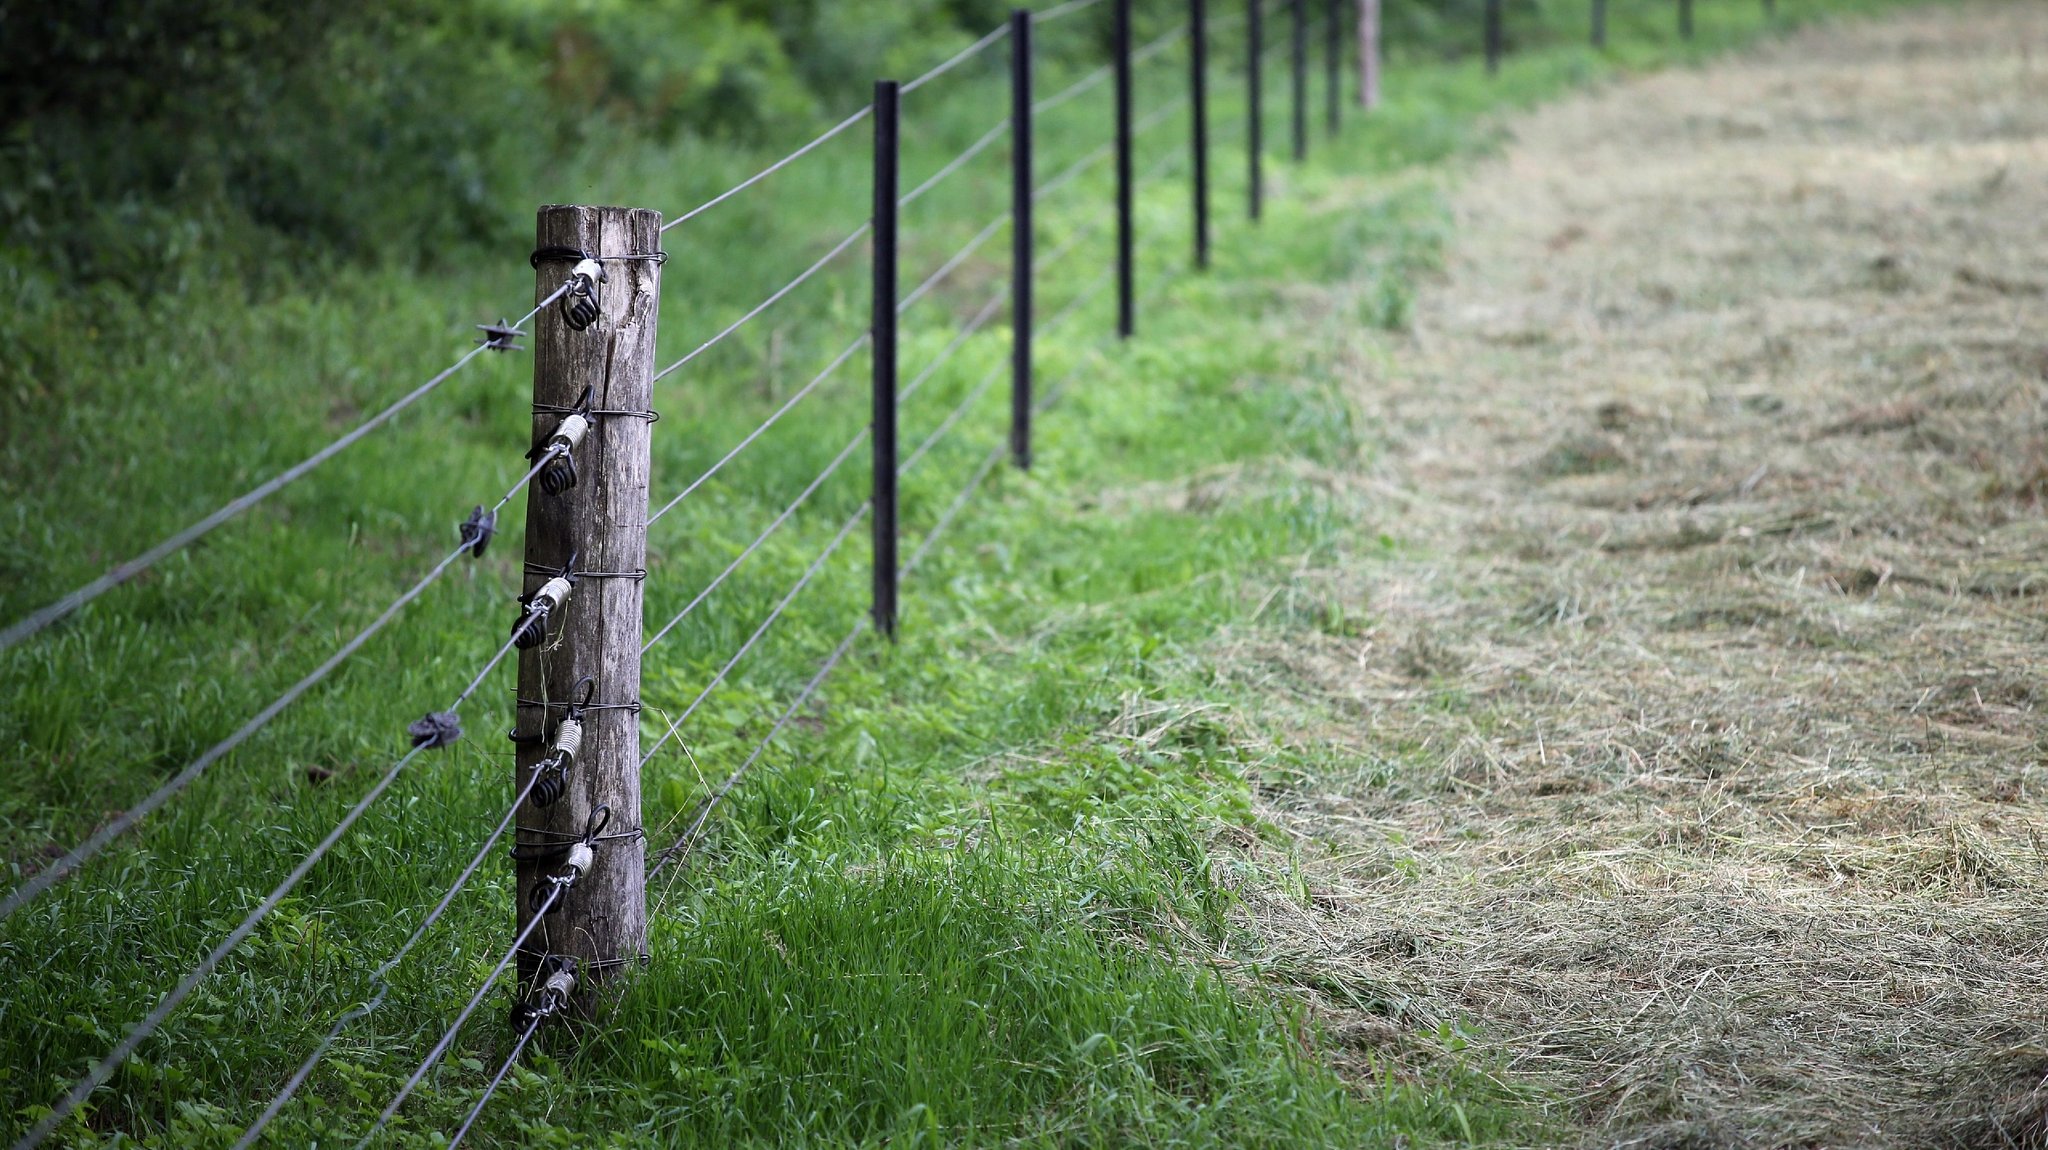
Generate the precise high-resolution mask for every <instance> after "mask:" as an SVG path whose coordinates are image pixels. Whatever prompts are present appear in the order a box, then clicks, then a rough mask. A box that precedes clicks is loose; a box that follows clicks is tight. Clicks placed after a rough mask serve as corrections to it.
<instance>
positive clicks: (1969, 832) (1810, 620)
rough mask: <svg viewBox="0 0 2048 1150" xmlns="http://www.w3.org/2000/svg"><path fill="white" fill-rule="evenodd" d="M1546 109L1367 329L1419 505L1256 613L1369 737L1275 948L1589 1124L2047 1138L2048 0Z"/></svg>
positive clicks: (1377, 1036) (1263, 649) (1323, 796)
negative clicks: (1443, 251) (1391, 335)
mask: <svg viewBox="0 0 2048 1150" xmlns="http://www.w3.org/2000/svg"><path fill="white" fill-rule="evenodd" d="M1511 128H1512V142H1511V144H1510V145H1509V147H1508V148H1507V149H1506V151H1505V153H1504V154H1503V155H1502V156H1500V157H1499V158H1497V159H1496V160H1493V161H1489V162H1487V163H1486V164H1485V165H1483V166H1482V167H1481V168H1480V169H1479V170H1478V171H1476V172H1474V173H1472V174H1471V176H1470V178H1469V180H1468V181H1466V182H1465V185H1464V190H1463V191H1461V192H1459V193H1457V204H1458V216H1459V222H1460V229H1459V238H1458V240H1457V242H1456V247H1455V249H1454V252H1453V259H1452V264H1451V267H1450V269H1449V274H1448V275H1447V277H1446V278H1445V281H1444V282H1442V283H1441V284H1439V285H1436V286H1435V287H1433V288H1432V289H1431V290H1430V291H1429V292H1428V293H1427V295H1426V296H1425V298H1424V299H1423V300H1421V301H1420V303H1419V305H1418V307H1417V313H1416V330H1415V332H1414V336H1413V339H1412V340H1411V341H1404V342H1403V343H1401V344H1399V345H1397V346H1395V347H1393V348H1392V349H1386V348H1383V347H1371V346H1368V344H1369V341H1368V339H1367V337H1365V336H1362V335H1358V334H1356V333H1346V334H1345V336H1344V337H1343V338H1344V342H1345V344H1346V346H1347V347H1348V349H1349V350H1350V351H1351V352H1352V353H1353V354H1352V355H1351V356H1350V362H1351V363H1352V364H1353V367H1354V374H1355V377H1356V378H1355V383H1354V391H1355V395H1356V397H1357V402H1358V403H1359V404H1360V405H1361V407H1362V408H1363V409H1364V411H1365V412H1366V413H1367V415H1368V416H1369V417H1370V419H1371V420H1372V421H1373V422H1374V423H1375V424H1376V425H1377V426H1378V428H1379V430H1380V432H1381V433H1382V434H1383V435H1384V438H1385V441H1386V443H1387V450H1386V453H1385V455H1384V457H1383V458H1382V459H1381V460H1380V461H1379V462H1378V463H1376V464H1375V465H1374V471H1373V473H1372V474H1370V475H1365V476H1360V477H1358V478H1357V481H1356V482H1357V483H1358V485H1359V487H1360V489H1361V490H1363V491H1367V492H1370V493H1371V498H1372V500H1373V501H1374V503H1375V508H1374V510H1373V512H1372V514H1373V515H1374V516H1376V517H1377V518H1376V519H1375V521H1374V523H1373V527H1374V529H1375V530H1385V531H1387V532H1389V533H1391V534H1392V535H1393V536H1394V537H1395V538H1397V539H1401V540H1406V541H1410V542H1411V544H1412V545H1411V546H1409V547H1408V548H1407V549H1405V550H1402V551H1400V552H1398V553H1397V554H1395V555H1394V556H1393V557H1392V558H1391V559H1387V558H1384V557H1367V556H1359V557H1356V558H1355V559H1354V560H1351V561H1345V562H1340V563H1337V564H1333V565H1330V566H1328V567H1326V568H1323V569H1304V570H1303V571H1302V572H1301V573H1300V575H1299V576H1298V578H1297V579H1296V580H1295V582H1294V583H1293V584H1292V585H1291V586H1290V587H1289V588H1288V589H1287V591H1286V595H1287V598H1288V600H1289V601H1290V602H1293V601H1295V600H1301V601H1303V602H1306V603H1308V604H1309V608H1308V609H1305V610H1302V611H1297V612H1296V617H1298V618H1302V619H1307V620H1310V621H1314V620H1322V619H1329V618H1339V619H1347V620H1352V621H1357V620H1361V619H1362V620H1364V621H1365V622H1364V624H1363V625H1362V626H1356V625H1352V626H1343V627H1326V628H1324V629H1323V631H1322V632H1316V631H1313V630H1308V629H1304V630H1303V631H1302V632H1301V633H1299V634H1291V635H1289V636H1288V637H1287V638H1286V639H1285V640H1284V641H1278V640H1274V639H1273V638H1271V636H1270V633H1268V637H1266V638H1264V639H1250V638H1246V637H1243V636H1240V637H1238V639H1237V640H1235V641H1234V642H1233V643H1231V644H1227V645H1225V646H1224V647H1222V648H1221V649H1219V652H1218V658H1219V660H1220V661H1221V662H1222V663H1223V665H1224V667H1225V669H1226V672H1227V673H1228V674H1230V675H1233V676H1235V677H1236V678H1237V679H1239V680H1240V681H1243V682H1253V683H1257V684H1259V685H1260V688H1261V690H1262V691H1264V692H1266V693H1267V696H1268V697H1271V698H1274V699H1275V700H1276V702H1275V704H1274V711H1273V714H1272V715H1269V716H1268V718H1270V719H1276V720H1279V721H1281V722H1284V723H1291V724H1292V725H1293V730H1294V732H1295V735H1294V737H1295V738H1297V739H1298V740H1299V741H1300V742H1301V743H1302V744H1304V745H1306V746H1309V747H1311V748H1321V749H1322V750H1323V751H1324V752H1326V753H1325V754H1324V758H1326V759H1327V760H1328V761H1330V762H1332V763H1333V764H1336V765H1333V766H1332V767H1331V769H1330V770H1329V771H1327V772H1325V773H1323V774H1321V775H1319V776H1318V777H1315V778H1313V779H1301V780H1275V781H1273V783H1272V785H1271V786H1269V787H1268V788H1267V790H1266V791H1265V793H1264V794H1263V799H1264V802H1265V804H1266V808H1267V813H1268V815H1269V816H1270V817H1271V818H1272V819H1273V820H1275V821H1276V822H1278V823H1280V824H1281V825H1283V826H1285V827H1287V828H1288V829H1290V830H1291V831H1292V832H1293V833H1294V834H1296V835H1298V836H1299V838H1300V840H1301V841H1302V842H1303V843H1304V844H1307V845H1308V846H1309V847H1310V848H1311V850H1312V854H1311V861H1310V862H1309V864H1308V867H1309V869H1308V892H1307V893H1308V898H1307V899H1306V903H1305V905H1303V904H1302V903H1299V902H1296V903H1290V904H1286V905H1282V904H1280V903H1271V904H1269V905H1266V906H1265V908H1264V913H1263V914H1262V916H1261V917H1262V927H1263V929H1265V930H1266V931H1267V932H1268V937H1269V938H1270V940H1271V943H1272V946H1273V948H1274V953H1273V955H1272V956H1271V958H1272V961H1273V963H1274V966H1275V968H1278V969H1286V970H1292V971H1294V972H1295V973H1296V975H1297V977H1298V979H1299V981H1300V982H1301V984H1302V985H1303V986H1305V987H1312V988H1314V989H1313V994H1314V997H1315V999H1316V1001H1317V1002H1318V1003H1319V1004H1320V1005H1321V1006H1322V1007H1326V1008H1327V1010H1328V1011H1329V1015H1328V1017H1329V1018H1331V1019H1332V1020H1334V1022H1335V1024H1336V1025H1335V1029H1336V1031H1337V1032H1338V1033H1339V1034H1348V1035H1352V1036H1354V1037H1356V1038H1357V1040H1358V1041H1359V1042H1360V1043H1361V1044H1363V1045H1365V1046H1368V1047H1371V1048H1372V1049H1374V1050H1376V1051H1378V1052H1379V1053H1381V1054H1383V1055H1387V1056H1391V1057H1396V1058H1399V1057H1414V1056H1418V1055H1415V1054H1414V1053H1413V1052H1412V1051H1411V1052H1409V1053H1407V1054H1403V1053H1402V1052H1401V1051H1400V1049H1399V1047H1400V1042H1399V1041H1397V1039H1396V1037H1395V1036H1396V1035H1397V1034H1399V1033H1413V1032H1414V1031H1415V1030H1417V1029H1418V1028H1420V1029H1429V1028H1434V1027H1437V1026H1439V1025H1442V1024H1444V1023H1446V1022H1455V1021H1459V1020H1464V1021H1467V1022H1469V1023H1471V1024H1473V1025H1475V1026H1476V1027H1478V1028H1479V1031H1480V1033H1482V1034H1484V1035H1485V1039H1484V1040H1483V1041H1485V1042H1486V1043H1488V1044H1490V1045H1491V1046H1492V1047H1493V1048H1495V1049H1497V1050H1498V1051H1499V1052H1500V1054H1501V1057H1502V1059H1503V1064H1504V1068H1505V1072H1506V1073H1508V1074H1509V1075H1514V1076H1523V1077H1526V1078H1532V1079H1534V1080H1536V1081H1538V1082H1540V1083H1542V1084H1543V1085H1544V1086H1545V1087H1546V1088H1547V1089H1548V1090H1549V1091H1551V1092H1552V1093H1553V1095H1554V1096H1556V1097H1561V1098H1564V1099H1566V1100H1567V1109H1568V1114H1566V1115H1565V1120H1566V1121H1567V1122H1568V1123H1569V1124H1571V1125H1572V1126H1574V1127H1576V1128H1578V1129H1580V1130H1581V1131H1583V1137H1584V1139H1585V1140H1586V1141H1587V1142H1588V1143H1589V1144H1594V1145H1615V1146H1624V1145H1625V1146H1666V1147H1679V1146H1688V1147H1690V1146H1698V1147H1708V1146H1823V1145H1824V1146H1859V1145H1872V1146H1875V1145H1891V1146H1903V1145H1957V1146H2006V1145H2028V1146H2038V1145H2044V1144H2048V1134H2044V1131H2048V1119H2044V1107H2048V1087H2044V1085H2043V1083H2044V1074H2048V1016H2044V1014H2048V946H2044V939H2048V858H2044V853H2043V852H2044V846H2043V841H2042V839H2043V831H2044V827H2048V824H2044V820H2043V807H2042V803H2043V801H2044V800H2048V770H2044V760H2043V752H2044V748H2048V680H2044V678H2043V676H2042V666H2043V660H2042V654H2043V652H2044V651H2048V645H2044V639H2048V516H2044V507H2043V501H2044V499H2048V411H2044V401H2048V136H2044V129H2048V5H2041V4H2028V5H2022V4H2004V5H1982V6H1977V7H1964V8H1954V7H1944V8H1936V9H1930V10H1926V11H1921V12H1915V13H1910V14H1905V15H1901V16H1897V17H1893V18H1889V19H1887V20H1885V21H1882V22H1876V23H1868V24H1855V25H1840V26H1833V27H1819V28H1814V29H1811V30H1808V31H1806V32H1803V33H1801V34H1799V35H1797V36H1795V37H1793V38H1791V39H1789V40H1788V41H1786V42H1783V43H1780V44H1776V45H1773V46H1770V47H1768V48H1765V49H1761V50H1759V51H1756V52H1754V53H1752V54H1749V55H1747V56H1745V57H1742V58H1740V59H1738V60H1736V61H1733V62H1730V63H1725V64H1721V65H1716V66H1714V67H1711V68H1707V69H1703V70H1695V71H1678V72H1671V73H1667V74H1662V75H1657V76H1652V77H1647V78H1642V79H1637V80H1634V81H1630V82H1628V83H1626V84H1623V85H1620V86H1617V87H1614V88H1611V89H1609V90H1605V91H1600V92H1595V93H1590V94H1587V95H1584V96H1582V97H1580V98H1575V99H1572V100H1570V101H1567V102H1564V103H1561V104H1559V105H1557V106H1555V107H1552V108H1550V109H1548V110H1544V111H1540V112H1537V113H1535V114H1533V115H1531V116H1528V117H1526V118H1524V119H1521V120H1519V121H1516V122H1515V123H1513V124H1512V125H1511ZM1328 303H1329V308H1330V311H1331V313H1332V314H1333V315H1343V314H1346V312H1347V309H1349V307H1350V305H1349V304H1348V303H1347V302H1346V301H1344V300H1341V299H1336V300H1331V301H1328ZM1380 1016H1389V1017H1391V1018H1392V1019H1393V1020H1394V1021H1395V1022H1396V1023H1398V1024H1399V1025H1398V1026H1397V1027H1389V1026H1387V1025H1385V1024H1384V1023H1381V1022H1378V1021H1376V1018H1378V1017H1380Z"/></svg>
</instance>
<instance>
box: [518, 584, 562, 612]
mask: <svg viewBox="0 0 2048 1150" xmlns="http://www.w3.org/2000/svg"><path fill="white" fill-rule="evenodd" d="M569 586H570V584H569V579H568V577H567V576H565V575H557V576H555V577H554V578H553V579H550V580H548V581H547V582H545V583H543V584H541V585H540V590H538V591H535V592H534V593H533V598H531V599H529V600H527V603H526V606H527V609H528V610H529V611H532V612H534V613H536V614H540V615H548V614H553V613H554V611H555V609H556V608H558V607H560V606H561V605H562V604H564V603H567V602H568V601H569Z"/></svg>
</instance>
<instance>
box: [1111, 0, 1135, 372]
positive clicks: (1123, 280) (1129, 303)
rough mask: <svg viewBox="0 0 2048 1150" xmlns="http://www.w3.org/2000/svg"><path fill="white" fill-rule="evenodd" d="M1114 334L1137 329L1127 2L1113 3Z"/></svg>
mask: <svg viewBox="0 0 2048 1150" xmlns="http://www.w3.org/2000/svg"><path fill="white" fill-rule="evenodd" d="M1113 51H1114V52H1115V53H1116V334H1117V335H1118V337H1120V338H1122V339H1129V338H1131V334H1132V333H1133V332H1135V331H1136V330H1137V328H1138V300H1137V289H1138V282H1137V268H1136V267H1135V266H1134V265H1135V260H1136V256H1137V250H1136V242H1135V237H1134V236H1133V235H1132V234H1131V197H1132V195H1133V189H1132V184H1131V179H1132V177H1131V0H1116V43H1115V47H1114V49H1113Z"/></svg>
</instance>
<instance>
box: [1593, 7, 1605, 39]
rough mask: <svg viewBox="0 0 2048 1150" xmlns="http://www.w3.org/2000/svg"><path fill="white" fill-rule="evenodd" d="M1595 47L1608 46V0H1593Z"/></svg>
mask: <svg viewBox="0 0 2048 1150" xmlns="http://www.w3.org/2000/svg"><path fill="white" fill-rule="evenodd" d="M1593 47H1595V48H1605V47H1607V0H1593Z"/></svg>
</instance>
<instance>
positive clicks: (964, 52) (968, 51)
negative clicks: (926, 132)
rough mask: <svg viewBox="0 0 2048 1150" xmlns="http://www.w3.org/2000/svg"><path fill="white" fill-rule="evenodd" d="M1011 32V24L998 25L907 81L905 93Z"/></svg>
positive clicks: (976, 54)
mask: <svg viewBox="0 0 2048 1150" xmlns="http://www.w3.org/2000/svg"><path fill="white" fill-rule="evenodd" d="M1009 34H1010V26H1009V25H1008V24H998V25H996V30H995V31H993V32H990V33H989V34H988V35H986V36H983V37H982V38H981V39H979V40H976V41H975V42H974V43H972V44H969V45H968V46H967V47H965V48H962V49H960V51H958V52H956V53H954V55H953V57H952V58H951V59H949V60H947V61H946V62H945V63H943V64H940V65H939V66H938V67H936V68H933V69H932V70H931V71H929V72H926V73H925V74H924V75H922V76H919V77H918V78H917V79H915V80H909V81H906V82H905V83H904V85H903V94H904V95H906V96H908V95H909V94H911V93H912V92H915V91H917V90H918V89H919V88H922V87H924V86H925V85H926V84H929V83H931V82H932V81H933V80H936V79H938V78H939V77H941V76H943V75H945V74H946V73H948V72H950V71H952V70H953V69H955V68H958V67H959V66H960V65H962V64H965V63H966V62H967V61H969V60H972V59H973V58H974V57H976V56H979V55H981V53H982V50H983V49H985V48H987V47H988V46H989V45H991V44H994V43H995V42H996V41H998V40H1001V39H1002V38H1003V37H1005V36H1008V35H1009Z"/></svg>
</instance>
